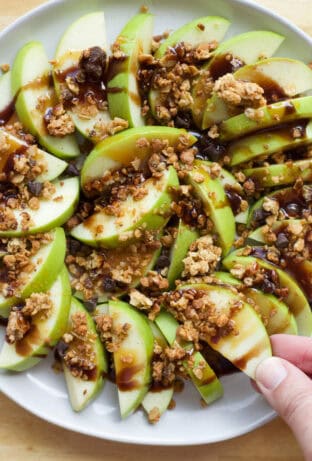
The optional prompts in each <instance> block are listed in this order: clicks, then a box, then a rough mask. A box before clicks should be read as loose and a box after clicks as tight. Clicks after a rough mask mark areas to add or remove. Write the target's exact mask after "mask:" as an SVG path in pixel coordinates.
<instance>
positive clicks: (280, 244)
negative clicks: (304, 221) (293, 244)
mask: <svg viewBox="0 0 312 461" xmlns="http://www.w3.org/2000/svg"><path fill="white" fill-rule="evenodd" d="M288 244H289V240H288V237H287V235H286V234H284V233H283V232H281V233H279V234H278V236H277V239H276V246H277V248H287V247H288Z"/></svg>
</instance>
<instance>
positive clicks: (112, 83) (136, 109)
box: [107, 13, 154, 127]
mask: <svg viewBox="0 0 312 461" xmlns="http://www.w3.org/2000/svg"><path fill="white" fill-rule="evenodd" d="M153 25H154V17H153V15H151V14H148V13H140V14H137V15H136V16H134V17H133V18H132V19H130V21H129V22H128V23H127V24H126V25H125V27H124V28H123V30H122V31H121V33H120V35H119V36H118V37H117V40H116V42H115V43H114V45H113V47H114V48H115V49H117V50H118V51H120V52H121V53H123V56H122V57H121V58H116V57H114V55H113V56H112V57H111V59H110V63H109V68H108V73H107V93H108V104H109V111H110V114H111V117H112V118H114V117H121V118H123V119H125V120H127V121H128V123H129V127H135V126H141V125H144V118H143V116H142V114H141V97H140V91H139V87H138V82H137V72H138V70H139V55H140V54H142V53H143V54H147V53H150V52H151V46H152V36H153Z"/></svg>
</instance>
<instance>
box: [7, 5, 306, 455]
mask: <svg viewBox="0 0 312 461" xmlns="http://www.w3.org/2000/svg"><path fill="white" fill-rule="evenodd" d="M41 3H44V2H43V1H42V0H0V29H1V28H3V27H5V26H6V25H8V24H9V23H10V22H12V21H13V20H14V19H16V18H17V17H18V16H20V15H22V14H24V13H25V12H26V11H27V10H30V9H31V8H34V7H36V6H37V5H40V4H41ZM257 3H259V4H262V5H264V6H267V7H270V8H272V10H275V11H277V12H278V13H280V14H281V15H284V16H285V17H288V18H289V19H291V20H292V21H294V22H296V24H298V25H299V26H300V27H301V28H302V29H304V30H305V31H306V32H308V33H310V34H311V35H312V1H311V0H257ZM163 457H166V458H167V459H168V460H170V461H178V460H179V461H180V460H181V459H184V460H186V461H188V460H191V459H194V460H196V461H204V460H209V461H238V460H239V461H247V460H248V461H279V460H283V461H299V460H302V459H303V458H302V455H301V453H300V450H299V448H298V446H297V443H296V441H295V440H294V438H293V436H292V434H291V432H290V431H289V429H288V428H287V426H286V425H285V424H284V423H283V422H282V421H281V420H280V419H276V420H275V421H273V422H271V423H269V424H267V425H266V426H264V427H263V428H261V429H258V430H257V431H254V432H252V433H250V434H247V435H245V436H243V437H239V438H237V439H235V440H231V441H228V442H224V443H222V444H213V445H206V446H199V447H181V448H166V447H164V448H162V447H153V449H151V448H150V447H144V446H132V445H124V444H119V443H111V442H106V441H103V440H98V439H93V438H90V437H86V436H83V435H79V434H75V433H73V432H68V431H65V430H63V429H60V428H58V427H55V426H53V425H51V424H48V423H46V422H44V421H41V420H40V419H38V418H36V417H35V416H32V415H31V414H29V413H27V412H26V411H24V410H23V409H21V408H19V407H18V406H17V405H16V404H15V403H13V402H11V401H10V400H9V399H7V398H6V397H4V396H3V395H0V461H2V460H9V461H21V460H23V461H33V460H38V459H40V460H42V461H50V460H51V461H52V460H53V461H54V460H55V459H59V460H60V461H71V460H73V461H80V460H81V461H82V460H83V461H88V460H101V461H106V460H107V461H126V460H127V461H132V460H136V461H141V460H142V461H143V460H145V459H149V461H154V460H155V461H156V460H159V459H162V458H163Z"/></svg>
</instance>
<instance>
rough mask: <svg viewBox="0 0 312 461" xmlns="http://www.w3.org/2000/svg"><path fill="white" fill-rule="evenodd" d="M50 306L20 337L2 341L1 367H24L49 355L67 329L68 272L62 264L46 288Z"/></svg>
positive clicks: (9, 368)
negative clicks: (15, 340) (57, 273)
mask: <svg viewBox="0 0 312 461" xmlns="http://www.w3.org/2000/svg"><path fill="white" fill-rule="evenodd" d="M49 295H50V299H51V301H52V309H51V313H50V315H49V317H48V318H45V319H38V318H37V319H36V318H34V319H33V322H32V327H31V329H30V330H29V332H28V333H26V335H25V336H24V338H23V339H22V340H21V341H18V342H16V343H15V344H9V343H8V342H6V341H5V342H4V344H3V346H2V349H1V351H0V368H2V369H6V370H12V371H24V370H27V369H29V368H31V367H33V366H34V365H36V364H37V363H38V362H40V360H42V358H44V357H45V356H46V355H48V353H49V351H50V348H51V347H53V346H54V345H55V344H56V343H57V341H58V340H59V339H60V338H61V337H62V335H63V334H64V333H65V331H66V325H67V321H68V315H69V309H70V299H71V289H70V284H69V278H68V273H67V271H66V269H65V267H63V269H62V270H61V272H60V274H59V276H58V278H57V279H56V281H55V282H54V284H53V285H52V287H51V288H50V290H49Z"/></svg>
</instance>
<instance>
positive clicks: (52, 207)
mask: <svg viewBox="0 0 312 461" xmlns="http://www.w3.org/2000/svg"><path fill="white" fill-rule="evenodd" d="M53 185H54V187H55V192H54V193H53V194H52V195H51V198H49V199H44V198H41V199H40V207H39V209H38V210H32V209H31V208H28V207H26V208H23V209H14V210H12V211H13V213H14V217H15V219H16V222H17V227H16V229H15V230H14V229H11V230H7V231H0V238H1V237H24V236H26V235H30V234H36V233H38V232H46V231H49V230H51V229H53V228H54V227H57V226H62V225H63V224H64V223H65V222H66V221H67V220H68V219H69V218H70V217H71V215H72V214H73V212H74V210H75V207H76V205H77V203H78V198H79V180H78V178H69V179H65V180H64V181H56V182H54V183H53ZM25 213H27V214H28V216H29V218H30V221H29V225H28V227H25V225H23V224H22V222H23V217H24V216H25Z"/></svg>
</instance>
